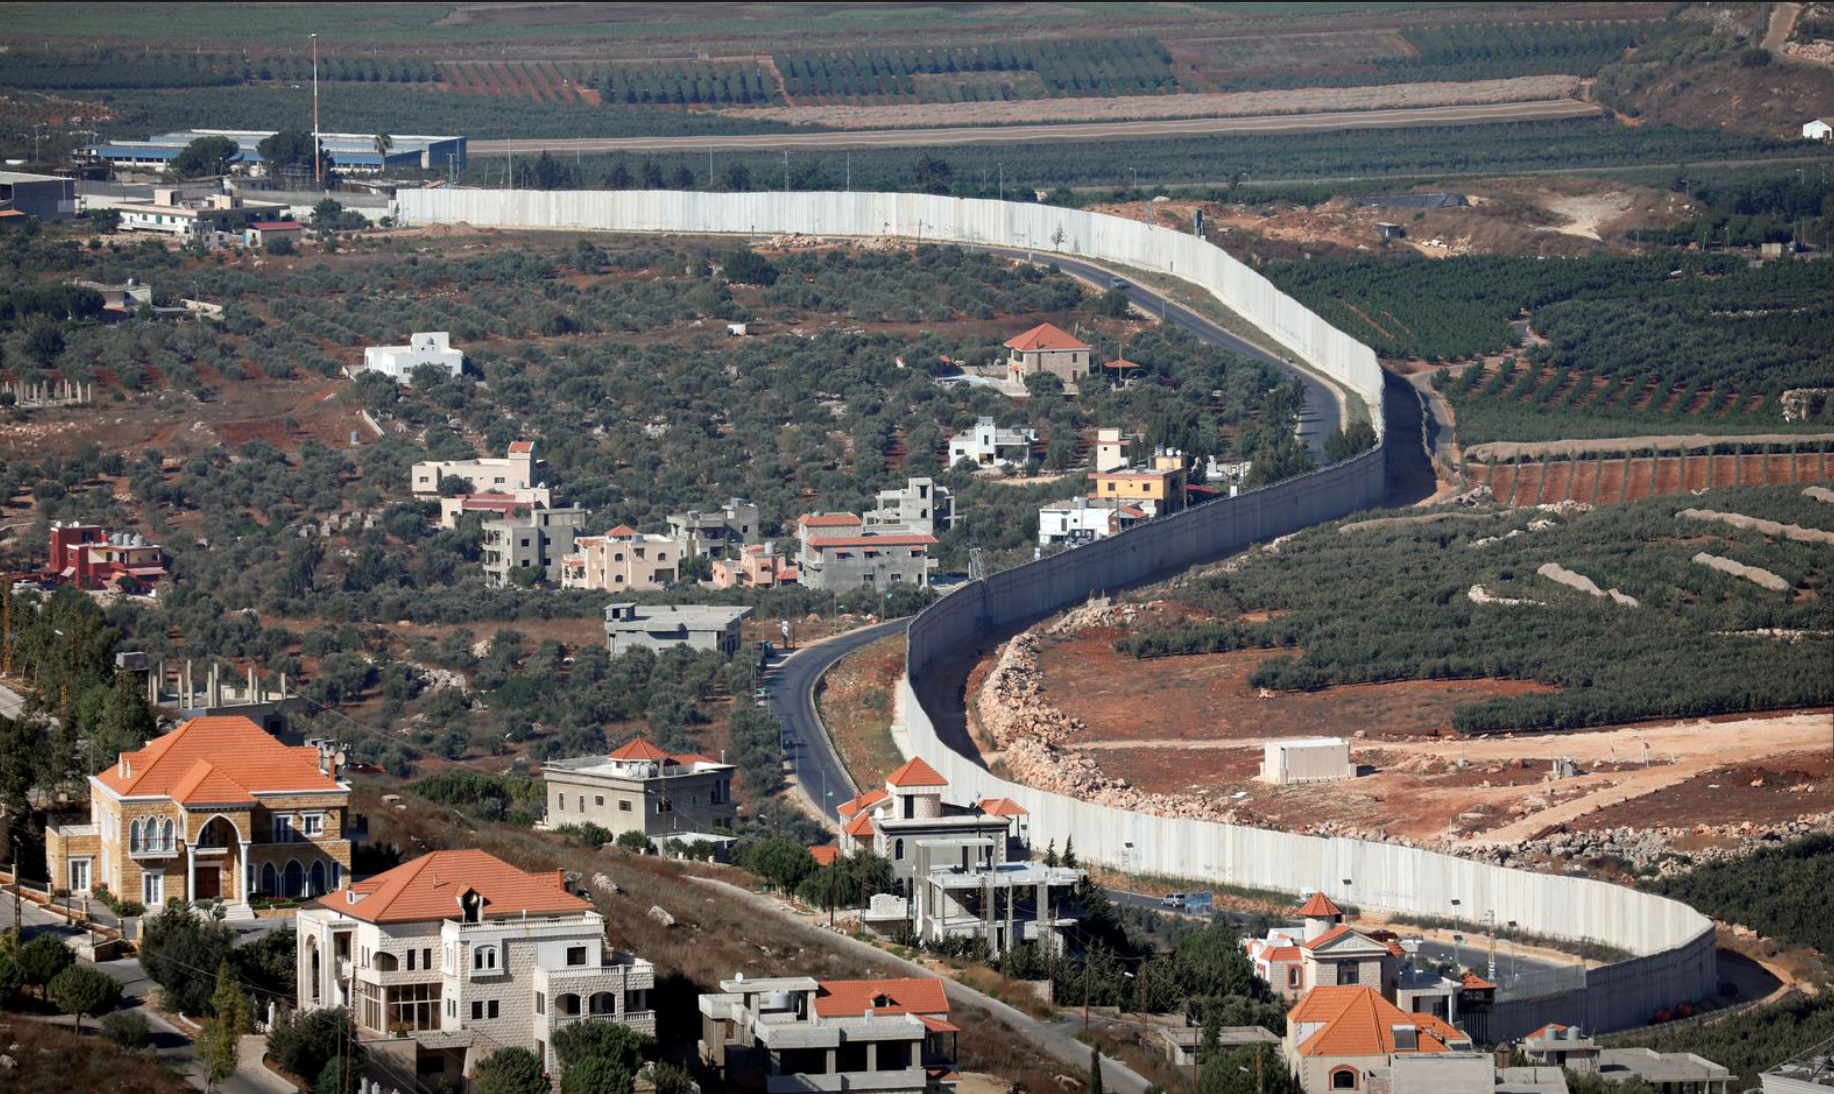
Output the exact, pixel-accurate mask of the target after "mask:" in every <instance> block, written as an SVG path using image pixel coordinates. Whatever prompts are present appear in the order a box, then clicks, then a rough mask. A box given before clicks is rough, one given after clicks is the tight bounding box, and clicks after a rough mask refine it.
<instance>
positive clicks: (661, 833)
mask: <svg viewBox="0 0 1834 1094" xmlns="http://www.w3.org/2000/svg"><path fill="white" fill-rule="evenodd" d="M732 773H733V767H732V765H731V764H727V763H721V762H719V761H718V760H714V759H710V758H708V757H706V756H698V755H693V754H688V753H682V754H676V753H671V752H669V751H667V750H666V749H663V748H660V747H658V746H657V745H655V744H654V743H652V742H650V741H646V740H644V739H643V738H641V737H638V738H635V739H633V740H631V741H629V742H628V743H626V744H625V745H624V746H623V747H621V748H619V749H617V750H616V751H615V752H612V753H611V754H610V755H606V756H579V757H575V758H573V759H566V760H554V761H551V762H549V763H547V764H544V765H543V766H542V778H544V779H546V780H547V787H548V815H547V817H546V818H545V820H544V821H543V822H542V825H541V827H545V828H559V827H561V826H563V825H570V824H571V825H577V824H585V823H588V822H590V823H592V824H596V825H599V826H600V827H602V828H605V829H608V830H609V831H610V832H611V834H612V836H613V838H616V837H617V836H620V835H622V834H624V833H625V832H642V833H643V834H644V835H646V836H648V837H649V838H650V839H651V840H654V841H656V842H659V843H660V842H666V841H667V840H668V839H671V838H681V839H684V840H685V841H686V842H690V843H691V842H693V838H694V837H702V838H717V837H722V836H725V837H729V836H730V835H731V832H732V821H733V818H734V817H735V816H736V815H737V813H738V806H737V805H736V804H735V803H734V801H733V797H732Z"/></svg>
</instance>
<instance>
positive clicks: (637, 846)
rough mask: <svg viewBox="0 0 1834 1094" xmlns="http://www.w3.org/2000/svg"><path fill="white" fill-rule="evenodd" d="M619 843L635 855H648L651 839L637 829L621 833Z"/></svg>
mask: <svg viewBox="0 0 1834 1094" xmlns="http://www.w3.org/2000/svg"><path fill="white" fill-rule="evenodd" d="M595 827H596V826H595ZM617 842H618V846H619V847H622V848H624V849H625V850H626V851H629V852H631V853H633V854H638V855H642V854H646V853H648V851H649V849H650V838H649V837H648V836H646V835H644V834H643V833H642V832H641V831H639V830H638V829H635V828H631V829H628V830H626V831H623V832H619V833H618V841H617ZM675 842H677V843H679V842H681V841H680V840H677V841H675Z"/></svg>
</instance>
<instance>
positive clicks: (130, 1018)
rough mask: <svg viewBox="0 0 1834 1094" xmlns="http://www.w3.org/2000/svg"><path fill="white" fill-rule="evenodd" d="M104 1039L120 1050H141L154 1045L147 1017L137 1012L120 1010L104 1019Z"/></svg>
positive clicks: (102, 1024)
mask: <svg viewBox="0 0 1834 1094" xmlns="http://www.w3.org/2000/svg"><path fill="white" fill-rule="evenodd" d="M101 1026H102V1037H103V1039H104V1040H106V1041H107V1042H108V1043H109V1044H112V1045H114V1046H116V1047H118V1048H125V1049H129V1050H132V1049H141V1048H146V1047H147V1046H149V1045H151V1044H152V1043H153V1032H152V1030H151V1029H150V1028H149V1027H148V1026H147V1023H146V1015H144V1014H142V1013H140V1012H139V1011H137V1010H118V1011H115V1012H114V1013H113V1014H110V1015H108V1016H106V1017H104V1018H103V1019H102V1023H101Z"/></svg>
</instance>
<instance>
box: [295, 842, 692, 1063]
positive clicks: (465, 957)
mask: <svg viewBox="0 0 1834 1094" xmlns="http://www.w3.org/2000/svg"><path fill="white" fill-rule="evenodd" d="M298 927H299V957H298V984H299V988H298V991H299V998H298V1005H299V1009H300V1010H302V1011H303V1010H316V1009H318V1008H320V1007H349V1008H351V1012H352V1014H353V1015H354V1017H355V1020H356V1025H357V1034H358V1037H359V1038H360V1039H361V1040H362V1042H363V1045H364V1048H366V1049H367V1050H368V1053H369V1060H370V1067H369V1071H370V1073H371V1077H372V1078H374V1079H376V1080H377V1081H379V1082H381V1083H383V1085H384V1089H386V1088H387V1087H388V1086H390V1085H393V1086H398V1087H400V1088H401V1089H404V1090H414V1089H422V1088H423V1087H421V1086H420V1085H419V1084H421V1083H425V1084H428V1085H427V1088H430V1087H431V1086H432V1085H435V1084H438V1083H440V1082H441V1081H447V1082H451V1083H453V1084H454V1085H455V1086H460V1087H462V1086H463V1082H462V1077H463V1076H467V1075H469V1074H470V1073H471V1070H472V1068H474V1067H475V1066H476V1065H477V1063H478V1062H479V1061H480V1060H482V1059H483V1058H484V1057H486V1056H489V1055H490V1054H491V1053H492V1052H494V1051H496V1050H497V1049H498V1048H501V1047H505V1046H517V1047H521V1048H527V1049H529V1050H530V1051H532V1052H534V1053H535V1054H536V1055H537V1056H539V1057H540V1058H541V1060H542V1063H543V1066H544V1067H546V1068H548V1069H550V1070H557V1069H558V1067H559V1061H558V1060H557V1059H556V1057H555V1055H554V1052H553V1049H552V1044H553V1037H554V1034H555V1032H556V1031H558V1030H559V1029H561V1028H562V1027H564V1026H566V1025H569V1024H571V1023H573V1022H577V1021H580V1020H582V1019H585V1018H605V1019H610V1020H612V1021H616V1022H622V1023H624V1024H625V1025H628V1026H630V1027H631V1028H632V1029H635V1030H638V1031H640V1032H643V1033H649V1034H654V1033H655V1027H656V1017H655V1014H654V1012H653V1011H652V1010H651V1009H650V1000H649V993H650V989H651V987H653V986H654V983H655V969H654V968H653V967H652V966H651V965H650V963H649V962H648V961H644V960H641V959H639V958H636V957H632V956H630V955H628V954H620V953H615V952H612V951H610V950H608V949H607V948H606V946H605V917H604V916H602V915H600V914H599V913H598V912H596V911H594V910H593V908H592V905H591V904H590V903H588V902H587V901H585V900H583V899H581V898H580V897H578V896H575V895H574V894H572V893H569V892H567V891H566V888H565V884H564V877H563V875H562V874H561V873H559V872H558V871H557V872H554V873H542V874H531V873H526V872H524V871H522V870H518V869H516V868H515V867H514V866H511V865H510V864H508V863H506V862H504V861H502V860H501V859H498V858H495V857H493V856H491V855H488V854H485V853H484V852H483V851H478V850H462V851H435V852H432V853H430V854H427V855H423V856H421V857H420V858H417V859H414V860H412V861H410V862H407V863H403V864H402V865H400V866H397V867H395V868H394V869H393V870H389V871H388V872H386V873H383V874H378V875H377V876H375V877H373V878H370V879H368V880H367V881H361V882H357V883H356V884H354V885H352V886H351V887H350V889H349V890H348V891H347V892H343V893H334V894H332V895H331V896H328V897H325V898H323V899H322V900H319V901H317V902H315V903H313V904H310V905H307V906H306V907H304V908H302V909H301V910H300V912H299V916H298Z"/></svg>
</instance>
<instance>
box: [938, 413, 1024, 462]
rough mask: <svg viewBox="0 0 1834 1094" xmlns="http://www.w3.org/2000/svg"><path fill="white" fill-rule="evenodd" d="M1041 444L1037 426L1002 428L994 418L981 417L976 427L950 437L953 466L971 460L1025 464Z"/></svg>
mask: <svg viewBox="0 0 1834 1094" xmlns="http://www.w3.org/2000/svg"><path fill="white" fill-rule="evenodd" d="M1037 443H1038V431H1037V430H1036V429H1001V428H1000V427H999V426H996V425H994V423H993V419H992V418H979V419H977V420H976V421H975V423H974V428H973V429H965V430H963V431H962V432H960V433H957V434H955V435H954V436H952V437H950V438H949V466H950V467H954V466H955V465H956V464H958V463H960V462H962V461H963V460H967V461H968V462H969V463H971V464H973V465H974V466H976V467H1022V466H1024V465H1025V464H1026V463H1027V462H1029V461H1030V460H1031V458H1032V447H1033V446H1034V445H1036V444H1037Z"/></svg>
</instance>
